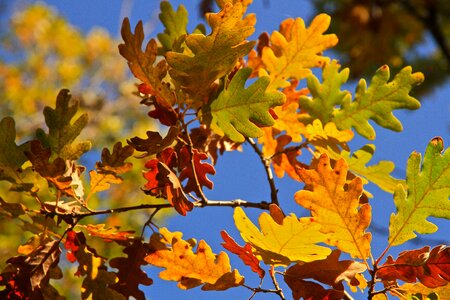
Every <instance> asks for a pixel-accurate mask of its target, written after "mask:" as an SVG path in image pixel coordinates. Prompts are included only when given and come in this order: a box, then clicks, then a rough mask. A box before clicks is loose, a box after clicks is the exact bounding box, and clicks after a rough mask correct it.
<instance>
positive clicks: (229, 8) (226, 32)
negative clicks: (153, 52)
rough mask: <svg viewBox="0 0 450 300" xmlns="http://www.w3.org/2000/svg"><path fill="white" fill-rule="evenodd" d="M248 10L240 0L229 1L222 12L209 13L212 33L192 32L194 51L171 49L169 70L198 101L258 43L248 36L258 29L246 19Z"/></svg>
mask: <svg viewBox="0 0 450 300" xmlns="http://www.w3.org/2000/svg"><path fill="white" fill-rule="evenodd" d="M244 13H245V9H244V7H243V6H242V4H241V3H240V2H237V3H235V4H232V3H231V2H227V3H226V4H225V5H224V7H223V9H222V10H221V11H220V12H219V13H210V14H207V16H206V20H207V21H208V24H209V25H210V26H211V29H212V32H211V33H210V34H209V35H207V36H205V35H203V34H190V35H188V36H187V37H186V40H185V43H186V46H187V47H188V48H189V49H190V51H191V52H192V54H183V53H177V52H167V54H166V57H167V62H168V63H169V65H170V66H171V68H172V69H171V70H170V71H169V73H170V75H171V76H172V78H173V79H175V81H176V82H177V83H178V85H179V86H180V87H181V88H182V89H183V90H184V91H186V93H188V94H189V96H190V97H191V98H192V99H194V100H196V101H198V102H197V103H199V104H200V105H201V104H203V103H204V101H205V97H207V96H208V94H209V92H210V91H211V88H212V84H213V82H214V81H215V80H216V79H218V78H221V77H223V76H225V75H226V74H228V73H229V72H230V71H231V70H232V69H233V68H234V66H235V64H236V63H237V61H238V59H239V58H241V57H243V56H245V55H246V54H247V53H248V52H249V51H250V50H251V49H252V48H253V45H254V43H253V42H247V41H246V40H245V39H246V38H247V37H249V36H250V35H251V34H252V33H253V31H254V27H253V25H254V23H255V21H254V20H250V19H249V18H245V19H242V18H243V15H244Z"/></svg>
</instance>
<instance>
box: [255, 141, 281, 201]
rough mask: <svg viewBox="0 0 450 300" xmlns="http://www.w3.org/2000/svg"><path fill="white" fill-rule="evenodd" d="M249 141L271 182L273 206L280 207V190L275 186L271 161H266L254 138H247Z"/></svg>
mask: <svg viewBox="0 0 450 300" xmlns="http://www.w3.org/2000/svg"><path fill="white" fill-rule="evenodd" d="M247 141H248V142H249V144H250V145H251V146H252V148H253V150H255V152H256V154H258V156H259V158H260V160H261V163H262V164H263V166H264V170H265V171H266V175H267V181H268V182H269V186H270V199H271V204H276V205H278V206H280V204H279V202H278V189H277V187H276V186H275V181H274V179H273V174H272V169H271V168H270V159H266V158H265V157H264V154H263V153H262V151H261V149H259V147H258V145H256V143H255V141H254V140H253V139H252V138H247Z"/></svg>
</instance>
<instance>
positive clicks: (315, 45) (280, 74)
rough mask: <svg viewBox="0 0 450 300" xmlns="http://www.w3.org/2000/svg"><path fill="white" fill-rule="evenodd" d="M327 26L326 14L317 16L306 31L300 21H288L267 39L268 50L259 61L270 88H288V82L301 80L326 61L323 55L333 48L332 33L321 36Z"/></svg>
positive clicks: (335, 41)
mask: <svg viewBox="0 0 450 300" xmlns="http://www.w3.org/2000/svg"><path fill="white" fill-rule="evenodd" d="M329 25H330V17H329V16H328V15H326V14H320V15H318V16H316V17H315V18H314V19H313V20H312V22H311V24H310V26H309V27H308V28H306V27H305V23H304V22H303V20H302V19H301V18H297V19H295V20H294V19H287V20H285V21H283V23H282V24H281V25H280V31H279V32H278V31H274V32H273V33H272V35H271V37H270V41H271V43H272V46H271V47H265V48H264V49H263V53H262V61H263V63H264V65H265V66H266V69H267V71H268V73H269V76H270V86H269V89H270V90H273V89H278V88H282V87H287V86H289V82H288V80H289V79H292V78H295V79H298V80H300V79H303V78H305V77H307V76H308V75H309V74H311V68H314V67H320V66H322V65H324V63H326V62H327V61H329V58H328V57H324V56H322V52H323V51H324V50H326V49H328V48H330V47H333V46H334V45H336V43H337V41H338V39H337V37H336V35H334V34H323V33H324V32H325V31H326V30H327V29H328V26H329Z"/></svg>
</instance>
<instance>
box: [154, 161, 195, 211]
mask: <svg viewBox="0 0 450 300" xmlns="http://www.w3.org/2000/svg"><path fill="white" fill-rule="evenodd" d="M157 179H158V182H159V183H160V184H162V186H164V189H163V194H164V195H165V197H166V199H167V201H169V203H170V204H171V205H172V206H173V207H174V208H175V210H176V211H177V212H178V213H179V214H180V215H183V216H185V215H186V213H187V212H188V211H191V210H192V209H193V208H194V204H192V202H190V201H189V200H188V198H187V196H186V194H185V192H184V191H183V188H182V186H181V182H180V180H179V179H178V177H177V175H175V173H174V172H172V170H170V168H169V167H168V166H167V165H166V164H164V163H162V162H158V175H157Z"/></svg>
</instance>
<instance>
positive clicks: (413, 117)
mask: <svg viewBox="0 0 450 300" xmlns="http://www.w3.org/2000/svg"><path fill="white" fill-rule="evenodd" d="M25 2H26V1H25ZM43 2H45V3H48V4H50V5H52V6H54V7H55V8H56V9H57V10H58V11H59V12H60V13H61V14H62V15H63V16H65V17H66V18H67V19H68V20H69V21H70V23H72V24H74V25H75V26H77V27H78V28H80V29H81V30H82V31H84V32H87V31H89V30H90V29H91V28H92V27H94V26H101V27H105V28H107V29H108V30H109V31H110V32H111V33H113V34H114V35H118V32H119V27H120V24H121V19H122V17H124V16H128V17H130V20H131V24H132V26H133V24H136V23H137V22H138V20H143V21H144V23H145V22H148V23H147V31H146V34H147V37H154V36H156V33H158V32H161V31H162V27H161V26H160V25H159V23H158V22H159V20H158V19H157V15H158V13H159V1H157V0H146V1H145V0H139V1H138V0H136V1H117V0H116V1H111V0H96V1H91V0H77V1H67V0H46V1H43ZM255 2H256V3H254V4H253V5H252V6H250V9H249V10H250V12H256V13H257V20H258V21H257V26H256V35H255V38H256V37H257V35H259V33H261V32H262V31H268V32H269V33H270V32H271V31H273V30H276V29H278V25H279V23H280V22H281V21H282V20H284V19H286V18H288V17H302V18H304V19H305V21H306V22H307V23H308V22H309V20H310V18H311V17H312V16H313V14H314V12H313V11H312V8H311V6H310V4H309V1H306V0H290V1H286V0H280V1H275V0H266V1H257V0H256V1H255ZM171 3H172V5H173V6H174V7H177V6H178V4H180V3H183V4H184V5H185V6H186V7H187V9H188V11H189V12H190V23H189V26H191V28H193V27H195V25H196V24H197V23H198V22H200V21H201V22H203V21H202V20H200V19H199V18H198V12H197V1H194V0H189V1H171ZM332 56H333V55H332ZM334 58H337V59H339V57H337V56H334ZM117 63H125V60H124V61H122V62H117ZM415 71H420V70H415ZM347 88H348V89H349V90H350V91H352V92H353V91H354V88H355V84H350V85H349V86H348V87H347ZM420 100H422V104H423V105H422V108H421V109H419V110H417V111H413V112H411V111H397V112H396V113H395V114H396V116H397V117H398V118H399V119H400V120H401V121H402V123H403V125H404V131H403V132H401V133H396V132H392V131H389V130H385V129H382V128H380V127H378V126H376V131H377V138H376V140H375V141H372V142H373V143H374V144H375V145H376V146H377V150H376V152H375V157H374V160H373V162H374V163H375V162H376V161H378V160H391V161H394V162H395V164H396V166H397V169H396V170H395V172H394V176H396V177H398V178H404V177H405V169H406V161H407V159H408V156H409V155H410V153H411V152H413V151H418V152H421V153H423V152H424V150H425V148H426V146H427V144H428V142H429V141H430V139H432V138H433V137H435V136H441V137H443V139H444V142H445V143H446V144H445V145H446V146H448V144H450V133H449V132H450V131H449V126H450V106H449V105H450V102H449V100H450V83H448V82H447V84H445V85H444V86H442V87H440V88H439V89H437V90H436V91H435V92H433V93H431V94H428V95H427V96H426V97H424V98H422V99H420ZM136 105H138V103H136ZM367 143H370V141H367V140H364V139H362V138H356V139H355V141H353V142H351V143H350V148H351V149H352V150H356V149H359V148H360V147H361V146H362V145H364V144H367ZM255 170H256V171H255ZM216 171H217V174H216V175H215V176H213V177H211V176H210V177H211V179H212V180H213V181H214V182H215V189H214V190H212V191H207V196H208V197H209V198H210V199H215V200H227V199H236V198H240V199H245V200H249V201H260V200H269V199H270V194H269V188H268V186H267V182H266V180H265V174H264V172H263V168H262V166H261V164H260V162H259V161H258V157H257V156H256V154H255V153H253V152H252V150H251V149H250V148H249V147H244V152H243V153H239V152H237V153H231V154H229V153H226V155H224V156H223V157H220V158H219V162H218V164H217V165H216ZM277 185H278V187H279V189H280V192H279V196H280V199H281V201H280V202H281V204H282V205H283V208H284V209H285V211H292V212H294V213H296V214H297V215H300V214H302V213H304V212H303V211H302V210H300V209H299V207H298V206H297V205H296V204H295V203H294V201H293V194H294V193H295V192H296V191H297V190H299V189H301V188H302V185H300V184H299V183H296V182H293V181H292V180H289V179H288V180H278V179H277ZM367 189H368V190H369V191H370V192H372V193H373V194H374V198H373V199H371V200H370V204H371V205H372V206H373V212H374V216H373V225H374V226H375V227H374V228H372V231H373V230H374V229H376V230H375V231H374V232H375V235H374V238H373V241H374V242H373V253H374V255H375V256H378V255H379V254H380V253H381V252H382V250H383V249H384V247H385V246H386V244H387V233H386V230H387V227H388V222H389V216H390V214H391V212H393V211H394V205H393V199H392V196H391V195H390V194H387V193H384V192H382V191H380V190H379V189H378V188H377V187H375V186H369V187H368V188H367ZM259 213H260V211H257V210H250V211H249V215H250V216H251V217H252V218H253V220H256V219H255V217H256V216H257V215H258V214H259ZM437 224H438V225H440V230H439V231H438V233H437V234H435V235H433V236H430V238H431V240H427V243H428V244H431V245H433V243H434V241H435V240H440V241H442V240H444V241H445V240H446V241H449V240H450V234H449V232H450V230H449V229H450V228H449V225H448V223H447V224H444V223H443V222H437ZM167 227H168V228H169V229H170V230H171V231H176V230H179V231H182V232H183V233H184V237H185V238H191V237H194V238H196V239H197V240H200V239H205V240H206V241H207V242H208V243H209V244H210V245H211V246H212V248H213V251H214V252H215V253H218V252H219V251H222V250H223V248H222V247H221V246H220V242H221V238H220V230H222V229H227V231H228V233H230V235H232V236H233V237H235V238H236V240H238V241H239V242H240V243H241V244H242V241H241V240H240V239H239V238H238V237H239V234H238V233H237V231H236V229H235V227H234V223H233V219H232V209H230V208H205V209H198V210H197V209H196V210H194V211H193V212H191V213H189V214H188V216H187V217H184V218H183V217H181V216H176V217H173V218H171V219H170V220H168V221H167ZM378 231H379V232H381V233H382V234H381V235H380V234H377V232H378ZM426 238H428V237H426ZM419 247H420V245H417V244H414V243H413V242H410V243H406V244H405V245H404V247H395V248H393V249H392V250H391V253H392V254H394V255H396V254H398V252H400V251H401V250H404V249H406V248H409V249H414V248H419ZM230 257H231V259H232V265H235V266H236V267H237V268H239V269H240V270H243V271H245V270H246V268H247V267H245V266H243V265H242V264H241V263H240V262H239V261H238V259H236V258H235V257H234V256H233V255H230ZM146 271H147V272H148V274H149V276H150V277H152V278H153V279H154V284H153V285H152V286H150V287H149V288H148V289H147V290H146V293H147V295H148V299H158V300H166V299H167V300H169V299H180V298H182V297H185V298H187V299H216V300H219V299H233V298H235V299H247V298H248V297H249V296H250V294H251V293H250V291H248V290H247V289H245V288H236V289H231V290H229V291H226V292H218V293H216V292H202V291H200V290H199V289H198V288H197V289H194V290H192V291H181V290H179V289H178V288H177V287H176V283H175V282H164V281H162V280H159V279H158V278H157V274H158V273H159V271H160V269H157V268H147V269H146ZM244 274H245V275H248V276H247V277H246V283H247V284H248V285H250V286H257V284H258V280H257V276H256V275H252V274H249V273H247V272H245V273H244ZM266 280H268V279H266ZM280 282H282V279H281V278H280ZM285 294H286V296H288V297H290V292H289V289H288V288H286V289H285ZM361 298H364V297H363V295H362V294H361ZM255 299H279V298H278V297H276V296H275V295H263V294H261V295H258V296H256V298H255Z"/></svg>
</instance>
